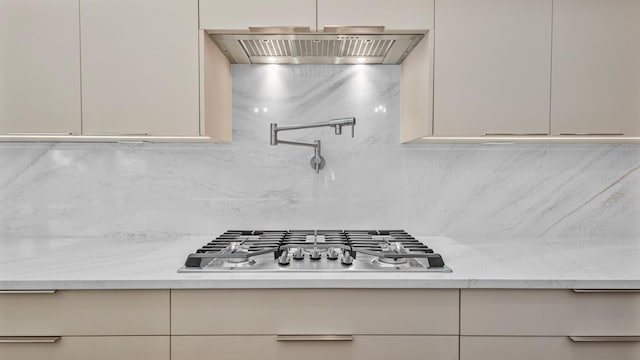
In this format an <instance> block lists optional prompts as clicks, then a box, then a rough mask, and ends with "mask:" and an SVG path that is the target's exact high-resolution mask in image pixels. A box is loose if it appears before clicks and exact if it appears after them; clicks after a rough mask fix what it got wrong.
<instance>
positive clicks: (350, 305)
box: [171, 289, 459, 335]
mask: <svg viewBox="0 0 640 360" xmlns="http://www.w3.org/2000/svg"><path fill="white" fill-rule="evenodd" d="M458 304H459V302H458V290H449V289H447V290H439V289H438V290H422V289H408V290H406V289H349V290H341V289H328V290H327V289H295V290H290V289H286V290H273V289H271V290H262V289H256V290H172V292H171V329H172V334H178V335H235V334H238V335H241V334H256V335H257V334H271V335H278V334H420V335H455V334H458V315H459V312H458Z"/></svg>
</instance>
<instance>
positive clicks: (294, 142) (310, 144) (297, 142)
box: [278, 140, 318, 148]
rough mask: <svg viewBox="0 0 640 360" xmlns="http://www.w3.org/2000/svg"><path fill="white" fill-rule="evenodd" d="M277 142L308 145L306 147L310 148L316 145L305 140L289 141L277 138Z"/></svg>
mask: <svg viewBox="0 0 640 360" xmlns="http://www.w3.org/2000/svg"><path fill="white" fill-rule="evenodd" d="M278 144H287V145H297V146H308V147H312V148H316V147H318V144H317V143H306V142H301V141H289V140H278Z"/></svg>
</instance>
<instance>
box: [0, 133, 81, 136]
mask: <svg viewBox="0 0 640 360" xmlns="http://www.w3.org/2000/svg"><path fill="white" fill-rule="evenodd" d="M8 135H19V136H68V135H73V133H70V132H10V133H8Z"/></svg>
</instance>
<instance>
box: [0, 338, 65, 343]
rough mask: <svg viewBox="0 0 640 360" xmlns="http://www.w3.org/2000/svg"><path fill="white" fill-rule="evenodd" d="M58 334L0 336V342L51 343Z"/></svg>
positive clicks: (56, 339) (54, 341)
mask: <svg viewBox="0 0 640 360" xmlns="http://www.w3.org/2000/svg"><path fill="white" fill-rule="evenodd" d="M58 340H60V336H16V337H11V336H0V344H53V343H56V342H58Z"/></svg>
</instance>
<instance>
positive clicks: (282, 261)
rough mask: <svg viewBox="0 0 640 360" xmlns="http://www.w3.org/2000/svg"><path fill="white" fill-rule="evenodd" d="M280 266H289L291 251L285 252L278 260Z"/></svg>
mask: <svg viewBox="0 0 640 360" xmlns="http://www.w3.org/2000/svg"><path fill="white" fill-rule="evenodd" d="M278 264H280V265H289V250H284V251H283V252H282V254H280V257H279V258H278Z"/></svg>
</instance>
